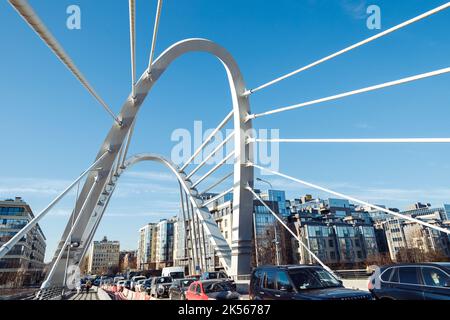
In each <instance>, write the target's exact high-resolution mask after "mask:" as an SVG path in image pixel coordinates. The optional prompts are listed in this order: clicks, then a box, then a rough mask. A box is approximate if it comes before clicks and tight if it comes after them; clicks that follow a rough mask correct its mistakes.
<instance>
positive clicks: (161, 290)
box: [150, 277, 173, 298]
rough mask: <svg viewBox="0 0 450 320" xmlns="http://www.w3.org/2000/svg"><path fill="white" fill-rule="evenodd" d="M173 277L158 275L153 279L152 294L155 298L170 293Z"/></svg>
mask: <svg viewBox="0 0 450 320" xmlns="http://www.w3.org/2000/svg"><path fill="white" fill-rule="evenodd" d="M172 282H173V280H172V278H171V277H156V278H153V280H152V285H151V287H150V295H151V296H152V297H154V298H163V297H167V296H168V295H169V288H170V286H171V285H172Z"/></svg>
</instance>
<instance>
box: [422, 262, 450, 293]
mask: <svg viewBox="0 0 450 320" xmlns="http://www.w3.org/2000/svg"><path fill="white" fill-rule="evenodd" d="M421 274H422V283H423V293H424V299H425V300H450V287H446V285H447V284H448V283H450V276H449V275H448V274H447V273H445V272H444V271H442V270H441V269H439V268H436V267H429V266H423V267H421Z"/></svg>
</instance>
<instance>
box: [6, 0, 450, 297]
mask: <svg viewBox="0 0 450 320" xmlns="http://www.w3.org/2000/svg"><path fill="white" fill-rule="evenodd" d="M9 2H10V4H11V5H12V6H13V7H14V8H15V9H16V11H17V13H18V14H19V15H20V16H21V17H22V18H23V19H24V20H25V21H26V22H27V23H28V24H29V26H30V27H31V28H32V29H33V30H34V31H35V32H36V33H37V35H38V36H39V38H40V39H41V40H42V41H43V42H44V43H46V44H47V45H48V47H49V48H50V49H51V50H52V51H53V53H54V54H55V56H56V57H57V58H59V59H60V60H61V62H62V63H63V64H64V65H65V66H66V67H67V68H68V69H69V71H70V72H71V73H72V74H73V75H74V76H75V77H76V78H77V79H78V81H79V82H80V83H81V85H82V86H84V87H85V88H86V90H87V91H88V92H89V93H90V94H91V95H92V96H93V98H94V99H95V100H97V101H98V103H99V104H100V106H101V107H102V108H104V109H105V111H106V113H107V114H108V115H109V116H110V117H111V118H112V125H111V129H110V130H109V132H108V133H107V135H106V138H105V140H104V142H103V144H102V145H101V146H100V148H99V151H98V153H97V155H96V157H95V160H94V162H93V163H92V164H91V165H89V166H88V167H87V169H85V171H84V172H83V173H82V174H81V175H80V176H79V177H78V178H76V179H75V180H74V181H73V183H71V184H70V185H69V186H68V187H67V188H66V189H65V190H64V191H63V192H62V193H61V194H60V195H59V196H58V197H56V198H55V199H54V200H53V201H52V202H51V203H50V204H49V205H48V206H47V207H46V208H45V209H44V210H42V212H40V213H39V214H38V215H36V217H35V218H34V219H33V220H32V221H31V222H30V223H29V224H28V225H26V226H25V227H24V228H23V229H22V230H21V231H20V232H18V233H17V234H16V235H15V236H14V237H12V238H11V239H10V240H9V241H8V242H7V243H6V244H4V245H3V246H2V247H1V248H0V258H1V257H3V256H5V255H6V254H7V253H8V251H9V250H11V249H12V248H13V247H14V245H15V244H16V243H17V242H18V241H20V239H21V238H22V237H23V236H24V235H25V234H27V233H28V232H29V231H30V230H31V229H32V228H33V227H34V226H36V224H37V223H38V222H39V221H40V220H41V219H43V218H44V217H45V216H46V214H48V212H50V211H51V209H52V208H53V207H54V206H55V205H56V204H57V203H58V202H59V201H60V200H61V199H62V198H64V197H65V196H66V195H67V194H68V193H69V192H70V191H71V190H72V189H74V188H75V187H76V186H79V185H80V184H83V186H82V187H81V189H80V190H79V193H78V194H77V201H76V204H75V206H74V208H73V211H72V214H71V216H70V218H69V220H68V222H67V225H66V227H65V230H64V233H63V235H62V238H61V240H60V241H59V244H58V247H57V250H56V252H55V254H54V257H53V260H52V263H51V267H50V270H49V272H48V274H47V276H46V280H45V282H44V283H43V285H42V292H49V291H51V290H55V289H56V288H61V290H63V288H64V287H65V285H66V281H67V267H68V265H80V263H81V262H82V260H83V258H84V257H85V256H86V254H87V250H88V248H89V246H90V244H91V242H92V239H93V237H94V235H95V232H96V230H97V228H98V226H99V223H100V221H101V219H102V217H103V216H104V214H105V212H106V210H107V208H108V204H109V202H110V199H111V197H113V195H114V191H115V189H116V186H117V184H118V183H119V180H120V177H121V176H122V174H123V173H124V172H125V171H126V170H128V169H129V168H131V167H133V166H136V165H138V164H139V163H142V162H146V161H152V162H158V163H161V164H163V165H164V166H165V167H166V169H167V170H168V171H169V172H170V173H172V174H173V175H174V176H175V177H176V179H177V181H178V183H179V186H180V206H181V208H182V210H181V211H182V214H183V220H184V222H185V227H186V230H188V232H190V236H189V239H190V243H189V244H188V248H189V250H188V252H189V256H190V261H191V262H190V263H189V268H190V270H194V268H195V266H196V265H199V266H201V268H202V270H207V269H208V262H207V261H206V254H205V250H206V247H207V246H212V247H213V248H214V252H215V254H216V255H217V257H218V258H219V260H220V264H221V265H222V266H223V268H224V269H225V270H226V272H227V273H228V274H229V275H230V276H232V277H234V278H235V279H239V278H242V277H247V276H248V275H249V273H250V271H251V260H252V250H253V247H252V233H253V230H252V215H253V201H254V200H255V199H256V200H258V201H260V202H261V203H262V204H263V205H264V206H265V207H266V208H267V210H269V212H271V213H272V214H273V215H274V216H275V218H276V219H277V220H278V221H279V222H280V224H281V225H283V226H284V227H285V228H286V229H287V230H288V231H289V232H290V233H291V234H292V236H293V237H294V238H296V239H297V241H298V242H299V245H300V246H303V247H304V248H305V249H306V250H308V252H310V254H311V255H312V257H314V258H315V259H316V260H317V263H319V264H321V265H322V266H324V267H325V268H327V269H329V268H328V267H327V266H326V265H325V264H324V263H323V262H322V261H321V260H320V259H319V258H318V257H317V256H316V255H315V254H314V253H313V252H312V251H311V250H310V249H309V248H308V246H307V244H305V243H303V242H302V240H301V239H299V238H298V237H297V235H296V234H295V233H294V232H292V231H291V230H290V229H289V228H288V226H287V225H286V224H285V222H284V221H283V220H282V219H280V218H279V216H278V215H277V213H276V212H274V211H273V210H272V209H271V208H270V207H269V206H267V204H266V203H265V202H264V201H263V200H262V199H261V197H260V195H258V193H256V192H255V190H254V177H255V173H254V171H255V169H257V170H261V171H263V172H266V173H269V174H271V175H273V176H277V177H280V178H283V179H286V180H288V181H292V182H294V183H298V184H299V185H303V186H307V187H310V188H312V189H316V190H320V191H322V192H326V193H328V194H332V195H335V196H337V197H341V198H344V199H348V200H350V201H352V202H354V203H357V204H360V205H364V206H367V207H371V208H373V209H377V210H379V211H382V212H384V213H386V214H388V215H392V216H395V217H398V218H401V219H405V220H409V221H412V222H415V223H418V224H422V225H424V226H426V227H428V228H432V229H435V230H437V231H440V232H445V233H447V234H449V233H450V231H449V230H448V229H444V228H440V227H438V226H435V225H432V224H429V223H427V222H425V221H422V220H419V219H415V218H412V217H410V216H405V215H402V214H400V213H398V212H394V211H392V210H389V209H386V208H383V207H380V206H377V205H374V204H371V203H368V202H366V201H363V200H360V199H357V198H355V197H353V196H351V195H347V194H343V193H340V192H338V191H335V190H331V189H329V188H327V187H324V186H319V185H316V184H314V183H311V182H308V181H305V180H302V179H299V178H296V177H292V176H290V175H288V174H285V173H281V172H277V171H274V170H270V169H267V168H265V167H262V166H260V165H259V164H258V163H256V161H255V160H254V155H253V147H254V145H255V144H258V143H268V142H276V143H287V144H294V143H296V144H305V143H386V144H389V143H449V142H450V138H445V137H443V138H442V137H437V138H395V139H389V138H385V139H378V138H371V139H358V138H354V139H339V138H333V139H301V138H298V139H285V138H282V139H258V138H256V137H255V136H254V135H253V131H252V129H253V122H254V121H257V120H258V118H261V117H268V116H270V115H273V114H276V113H282V112H292V114H293V115H295V113H294V111H296V110H297V109H300V108H305V107H310V106H314V105H318V104H322V103H326V102H329V101H334V100H339V99H344V98H347V97H350V96H354V95H358V94H362V93H368V92H377V91H381V90H382V89H385V88H388V87H394V86H399V85H407V84H408V83H411V82H415V81H420V80H422V79H426V78H432V77H438V76H446V74H447V73H449V72H450V67H445V66H443V67H442V68H441V69H438V70H431V71H429V72H426V73H422V74H416V75H405V77H403V78H401V79H393V80H392V81H389V82H385V83H381V84H374V85H371V86H369V87H364V88H357V89H355V90H352V91H348V92H343V93H340V94H336V95H332V96H327V97H323V98H319V99H315V100H311V101H303V102H300V103H298V104H294V105H289V106H283V107H279V108H275V109H272V110H267V111H263V112H258V113H253V112H252V111H251V108H250V100H251V96H252V95H254V94H257V93H259V92H261V91H263V90H264V89H265V88H268V87H270V86H272V85H275V84H277V83H280V82H282V81H285V80H287V79H289V78H290V77H293V76H297V75H299V74H301V73H302V72H304V71H306V70H309V69H312V68H315V67H318V66H319V65H321V64H323V63H326V62H329V61H331V60H333V59H334V58H336V57H338V56H341V55H344V54H346V53H348V52H350V51H352V50H356V49H358V48H359V47H362V46H364V45H366V44H368V43H371V42H375V41H376V40H378V39H380V38H383V37H387V36H389V35H390V34H392V33H394V32H400V31H401V30H402V29H404V28H407V27H408V26H410V25H412V24H414V23H416V22H419V21H422V20H426V19H431V18H432V16H434V15H436V14H440V13H442V12H443V11H444V10H446V9H448V8H449V7H450V2H446V3H443V4H442V5H441V6H439V7H436V8H433V9H431V10H429V11H427V12H424V13H423V14H421V15H419V16H416V17H413V18H411V19H409V20H407V21H405V22H403V23H400V24H398V25H396V26H393V27H391V28H389V29H387V30H385V31H383V32H380V33H378V34H376V35H374V36H372V37H370V38H367V39H364V40H362V41H360V42H358V43H355V44H353V45H350V46H348V47H346V48H344V49H342V50H339V51H337V52H335V53H332V54H330V55H328V56H326V57H323V58H321V59H319V60H317V61H314V62H312V63H310V64H308V65H305V66H303V67H301V68H299V69H297V70H294V71H293V72H291V73H288V74H286V75H283V76H280V77H278V78H276V79H274V80H272V81H269V82H267V83H264V84H262V85H259V86H257V87H254V88H253V89H248V87H247V85H246V83H245V82H244V75H243V74H242V73H241V71H240V69H239V66H238V64H237V62H236V61H235V60H234V58H233V56H232V55H231V54H230V53H229V52H228V51H227V50H226V49H225V48H223V47H221V46H220V45H218V44H216V43H214V42H212V41H209V40H206V39H186V40H182V41H180V42H177V43H175V44H173V45H172V46H170V47H169V48H167V49H166V50H165V51H164V52H163V53H162V54H161V55H159V56H158V57H156V56H155V48H156V42H157V35H158V29H159V21H160V17H161V11H162V9H163V8H162V4H163V1H162V0H159V1H158V4H157V13H156V18H155V23H154V30H153V39H152V43H151V52H150V57H149V62H148V67H147V68H146V70H144V71H143V73H142V74H141V76H140V77H139V78H137V70H136V58H135V57H136V27H135V24H136V18H135V17H136V3H135V0H129V22H130V53H131V54H130V56H131V81H130V83H131V86H130V87H131V90H130V91H131V92H130V95H129V96H128V97H127V98H126V100H125V102H124V103H123V105H122V108H121V110H120V112H119V113H118V114H116V113H115V112H113V111H112V109H111V108H110V107H109V106H108V105H107V104H106V103H105V101H104V100H103V99H102V98H101V96H100V95H99V94H98V93H97V92H96V91H95V89H94V88H93V87H92V86H91V84H90V83H89V82H88V80H87V79H86V78H85V77H84V75H83V74H82V72H81V71H80V70H79V69H78V68H77V66H76V64H75V63H74V61H73V60H72V59H71V58H70V56H69V55H68V54H67V53H66V51H65V50H64V48H63V47H62V46H61V45H60V44H59V42H58V41H57V40H56V38H55V37H54V36H53V35H52V33H51V32H50V31H49V30H48V29H47V27H46V26H45V24H44V22H43V21H42V20H41V19H40V18H39V16H38V15H37V14H36V13H35V11H34V10H33V8H32V7H31V6H30V5H29V3H28V1H26V0H9ZM189 52H205V53H208V54H211V55H213V56H215V57H216V58H217V59H218V60H219V61H220V62H221V63H222V65H223V66H224V70H225V72H226V75H227V77H228V80H229V90H230V95H231V97H232V110H229V111H226V112H224V113H226V116H225V117H224V119H223V121H221V122H220V123H219V124H218V125H217V127H216V128H215V129H214V130H213V132H212V133H211V134H210V135H209V137H207V139H205V140H204V141H203V143H202V144H201V146H200V147H199V148H198V149H197V150H196V151H195V152H194V153H193V154H192V155H191V157H190V158H189V159H188V160H187V161H186V162H185V163H184V164H183V165H182V166H177V165H175V164H174V163H172V162H171V161H170V160H168V159H167V158H166V157H164V156H162V155H158V154H153V153H147V154H138V155H132V156H130V155H129V154H128V151H129V146H130V143H131V142H132V140H133V131H134V128H135V127H136V126H137V125H139V124H138V114H139V111H140V108H141V106H142V104H143V103H144V101H145V99H146V98H147V96H148V95H149V94H150V92H151V90H152V88H153V86H154V84H155V83H156V82H157V81H158V79H159V78H160V77H161V76H162V75H163V74H164V72H165V71H166V70H167V69H168V68H169V67H170V66H171V64H172V62H174V61H175V60H176V59H177V58H179V57H181V56H183V55H184V54H186V53H189ZM229 123H231V124H232V125H233V128H234V130H233V132H232V133H231V134H228V136H227V137H226V138H225V139H224V140H223V142H222V143H220V144H219V145H218V146H217V147H216V148H215V149H214V150H213V151H212V152H211V153H209V155H207V156H206V157H205V158H204V160H203V161H202V162H201V163H200V164H198V165H195V163H194V160H195V159H196V158H197V157H198V156H199V154H200V153H202V152H203V151H204V149H205V148H206V147H207V146H208V145H209V144H210V142H211V141H212V140H213V139H214V137H215V135H216V134H217V133H218V132H220V131H221V130H223V129H224V127H225V126H226V125H227V124H229ZM275 126H276V124H274V127H275ZM231 142H234V149H233V151H231V152H230V153H229V154H228V155H226V156H225V157H224V158H223V160H222V161H220V162H219V163H217V164H215V165H213V166H211V168H208V170H207V171H206V173H204V174H203V175H201V176H200V177H199V178H197V176H198V173H199V172H200V170H201V169H205V168H206V167H207V166H209V165H208V160H210V159H211V158H212V157H213V156H214V155H216V154H217V153H218V152H219V151H221V150H225V148H226V146H227V144H229V143H231ZM229 161H233V166H232V168H233V169H232V170H230V172H229V173H227V174H226V175H224V176H221V177H218V178H217V179H215V180H214V182H211V180H212V179H211V177H212V176H213V175H214V174H215V173H217V172H218V171H219V169H221V168H223V167H224V166H225V164H226V163H227V162H229ZM212 190H220V191H219V192H218V193H217V194H218V195H217V196H216V197H214V198H212V199H206V198H205V197H204V195H205V194H207V193H208V192H210V191H212ZM230 193H232V194H233V228H232V230H233V231H232V243H231V246H230V245H229V244H228V243H227V241H226V240H225V238H224V237H223V236H222V234H221V232H220V229H219V227H218V225H217V224H216V222H215V220H214V218H213V217H212V215H211V213H210V211H209V209H208V206H209V205H211V204H212V203H213V202H215V201H217V200H218V199H220V198H223V197H224V196H225V195H227V194H230ZM330 271H331V270H330ZM331 272H332V271H331ZM193 273H194V272H193Z"/></svg>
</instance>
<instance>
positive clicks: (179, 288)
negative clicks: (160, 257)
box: [169, 278, 196, 300]
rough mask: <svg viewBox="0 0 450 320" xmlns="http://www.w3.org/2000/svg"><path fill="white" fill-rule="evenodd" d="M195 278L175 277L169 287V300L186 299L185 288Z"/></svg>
mask: <svg viewBox="0 0 450 320" xmlns="http://www.w3.org/2000/svg"><path fill="white" fill-rule="evenodd" d="M194 281H196V279H193V278H190V279H175V280H173V282H172V285H171V286H170V288H169V299H170V300H186V290H187V289H188V288H189V286H190V285H191V283H193V282H194Z"/></svg>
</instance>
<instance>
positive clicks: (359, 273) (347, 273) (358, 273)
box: [334, 269, 372, 279]
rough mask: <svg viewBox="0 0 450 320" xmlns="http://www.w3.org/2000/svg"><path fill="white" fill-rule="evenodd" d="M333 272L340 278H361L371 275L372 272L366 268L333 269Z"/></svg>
mask: <svg viewBox="0 0 450 320" xmlns="http://www.w3.org/2000/svg"><path fill="white" fill-rule="evenodd" d="M334 272H335V273H336V274H337V275H338V276H339V277H341V278H342V279H361V278H368V277H370V276H371V275H372V272H371V271H368V270H366V269H355V270H334Z"/></svg>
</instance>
